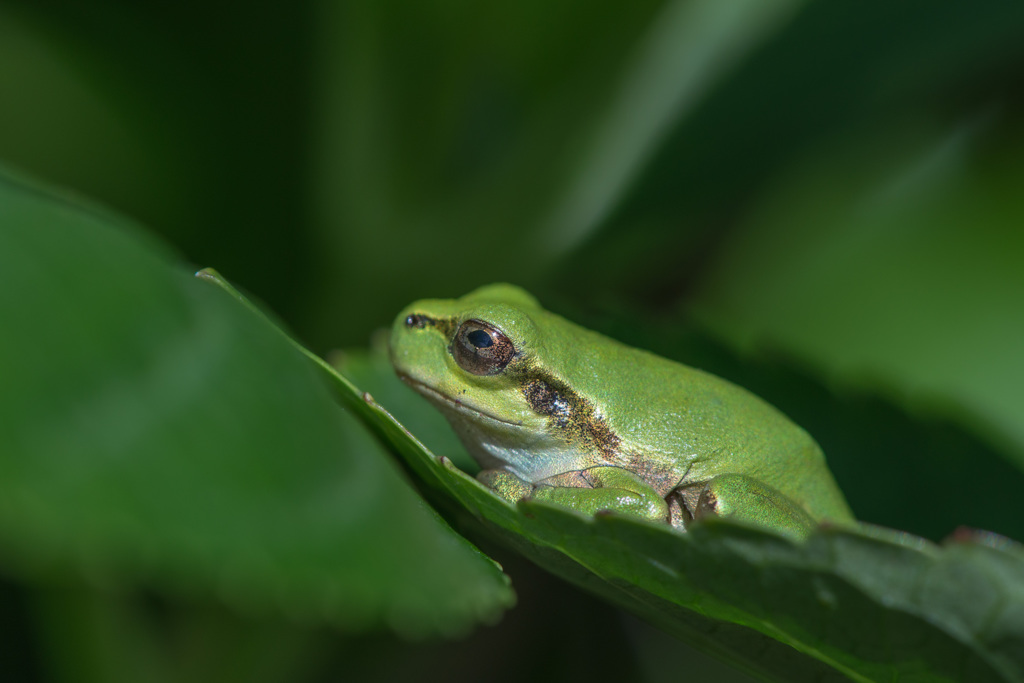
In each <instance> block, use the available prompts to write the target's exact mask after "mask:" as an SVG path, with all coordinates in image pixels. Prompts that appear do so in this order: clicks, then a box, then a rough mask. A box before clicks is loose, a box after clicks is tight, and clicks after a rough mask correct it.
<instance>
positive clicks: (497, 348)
mask: <svg viewBox="0 0 1024 683" xmlns="http://www.w3.org/2000/svg"><path fill="white" fill-rule="evenodd" d="M449 350H450V351H451V353H452V357H453V358H455V362H456V363H458V364H459V367H460V368H462V369H463V370H465V371H466V372H469V373H472V374H474V375H497V374H498V373H499V372H501V371H502V370H504V369H505V366H506V365H508V363H509V361H510V360H512V356H514V355H515V353H516V348H515V346H514V345H513V344H512V340H510V339H509V338H508V337H506V336H505V335H504V334H503V333H502V332H501V331H500V330H498V329H496V328H495V327H493V326H492V325H488V324H487V323H485V322H484V321H483V320H467V321H466V322H464V323H462V326H461V327H459V331H458V332H456V333H455V339H453V340H452V345H451V346H450V347H449Z"/></svg>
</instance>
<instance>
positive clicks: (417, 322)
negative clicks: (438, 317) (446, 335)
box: [405, 313, 434, 330]
mask: <svg viewBox="0 0 1024 683" xmlns="http://www.w3.org/2000/svg"><path fill="white" fill-rule="evenodd" d="M433 322H434V321H433V320H431V319H430V318H428V317H427V316H425V315H420V314H418V313H411V314H410V315H408V316H406V318H405V326H406V327H412V328H414V329H417V330H422V329H423V328H424V327H426V326H427V325H428V324H430V323H433Z"/></svg>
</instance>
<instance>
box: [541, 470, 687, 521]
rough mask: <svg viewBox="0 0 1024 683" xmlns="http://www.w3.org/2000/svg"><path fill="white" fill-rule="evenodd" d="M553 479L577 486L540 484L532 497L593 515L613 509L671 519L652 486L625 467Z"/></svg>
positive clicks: (645, 517) (646, 517) (649, 517)
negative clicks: (571, 481)
mask: <svg viewBox="0 0 1024 683" xmlns="http://www.w3.org/2000/svg"><path fill="white" fill-rule="evenodd" d="M552 479H553V480H555V481H558V480H563V481H567V480H573V481H575V482H576V484H575V485H573V486H557V485H555V486H552V485H550V484H546V483H545V482H540V483H539V484H538V485H537V486H536V487H535V489H534V492H533V495H532V496H531V498H532V499H533V500H544V501H550V502H552V503H558V504H559V505H564V506H566V507H570V508H572V509H573V510H579V511H580V512H583V513H586V514H591V515H592V514H594V513H595V512H600V511H601V510H613V511H615V512H623V513H626V514H630V515H635V516H637V517H642V518H644V519H650V520H655V521H659V522H664V521H666V520H667V519H668V504H667V503H666V502H665V499H664V498H663V497H662V496H660V495H658V492H657V491H655V490H654V489H653V488H652V487H651V485H650V484H648V483H647V482H645V481H644V480H643V479H641V478H639V477H638V476H637V475H635V474H633V473H632V472H630V471H628V470H624V469H622V468H621V467H607V466H601V467H591V468H588V469H585V470H580V471H579V472H571V473H567V474H566V475H561V476H559V477H553V478H552ZM548 481H551V480H548Z"/></svg>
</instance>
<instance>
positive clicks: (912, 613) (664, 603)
mask: <svg viewBox="0 0 1024 683" xmlns="http://www.w3.org/2000/svg"><path fill="white" fill-rule="evenodd" d="M350 355H351V356H353V359H351V360H350V361H349V362H350V363H353V362H359V363H366V364H367V365H371V366H376V372H377V373H379V379H378V382H381V383H386V382H388V381H391V380H386V379H385V376H386V375H389V374H391V370H390V367H389V366H388V363H387V361H386V359H385V358H384V357H383V356H382V355H378V356H376V357H375V358H371V359H369V360H367V359H363V360H358V361H357V360H355V354H350ZM324 367H326V366H324ZM360 372H361V374H362V375H363V376H364V377H365V378H367V379H370V378H371V372H370V371H369V369H368V368H367V366H366V365H364V366H363V367H362V368H361V370H360ZM335 381H336V387H337V389H338V395H339V397H340V398H341V399H342V400H343V402H344V403H345V404H346V405H349V406H351V407H352V408H353V410H354V411H356V412H358V414H359V415H360V417H361V418H362V419H363V420H364V421H365V422H366V424H367V425H368V426H369V427H370V428H371V429H372V430H373V431H374V432H375V433H376V434H378V435H379V436H380V437H381V438H383V439H385V440H386V441H387V442H388V443H390V445H391V448H392V450H393V451H394V452H395V453H396V454H398V456H399V457H400V458H401V459H402V460H403V462H404V463H405V465H406V466H407V467H408V468H409V470H410V471H411V472H412V473H413V474H414V477H415V478H416V479H417V481H418V482H419V483H420V486H421V487H422V488H423V489H424V491H425V492H427V494H428V497H429V498H431V500H433V501H435V502H436V503H437V504H438V505H439V506H440V507H441V508H442V509H444V510H446V511H449V512H451V513H452V514H454V515H455V516H457V517H460V518H462V521H463V523H468V522H467V516H468V518H469V519H471V520H474V521H475V523H476V524H478V525H479V526H480V527H482V529H483V530H484V532H485V533H488V534H490V535H494V536H497V537H499V538H501V539H502V540H503V541H504V542H505V543H507V544H508V545H510V546H511V547H513V548H515V549H517V550H518V551H520V552H521V553H523V554H524V555H526V556H527V557H528V558H530V559H531V560H533V561H534V562H536V563H537V564H539V565H541V566H542V567H545V568H546V569H549V570H550V571H552V572H554V573H555V574H558V575H559V576H562V577H563V578H566V579H568V580H570V581H573V582H574V583H576V584H578V585H580V586H583V587H584V588H586V589H588V590H590V591H592V592H595V593H598V594H599V595H601V596H603V597H604V598H605V599H607V600H610V601H611V602H613V603H615V604H618V605H620V606H623V607H625V608H627V609H630V610H632V611H634V612H636V613H637V614H639V615H641V616H643V617H645V618H646V619H648V620H649V621H651V622H653V623H654V624H656V625H658V626H660V627H662V628H663V629H665V630H667V631H668V632H670V633H673V634H675V635H677V636H679V637H680V638H682V639H684V640H687V641H689V642H691V643H692V644H694V645H695V646H697V647H699V648H700V649H703V650H705V651H708V652H710V653H712V654H715V655H717V656H719V657H721V658H723V659H727V660H729V661H730V662H731V663H733V664H734V665H736V666H739V667H741V668H744V669H746V670H748V671H750V672H752V673H754V674H755V675H758V676H760V677H762V678H764V679H766V680H778V681H812V680H813V681H821V680H846V677H849V678H853V679H854V680H862V681H867V680H872V681H888V680H895V679H897V678H898V679H899V680H901V681H903V680H906V681H916V680H920V681H936V680H949V681H963V680H970V681H1022V680H1024V549H1022V548H1021V547H1020V546H1018V545H1016V544H1014V543H1013V542H1011V541H1008V540H1006V539H1003V538H1001V537H998V536H995V535H991V534H984V533H974V532H968V531H964V532H961V533H959V534H957V535H956V536H955V537H954V538H952V539H950V540H948V541H947V542H945V543H944V544H942V545H935V544H932V543H930V542H928V541H926V540H924V539H921V538H918V537H915V536H912V535H910V534H906V533H902V532H897V531H891V530H888V529H883V528H880V527H872V526H867V525H865V526H864V527H863V528H861V529H859V530H850V529H839V528H823V529H821V530H819V531H818V532H816V533H815V534H814V535H813V536H812V537H811V538H810V539H809V540H808V541H807V542H806V543H803V544H800V543H794V542H793V541H791V540H789V539H786V538H783V537H781V536H779V535H776V534H774V533H772V532H770V531H767V530H764V529H760V528H753V527H747V526H743V525H741V524H737V523H734V522H729V521H727V520H722V519H712V520H708V521H707V522H705V523H703V524H700V525H696V526H694V527H693V528H692V529H691V530H690V531H689V532H687V533H685V534H681V533H679V532H677V531H675V530H673V529H671V528H669V527H667V526H663V525H657V524H650V523H645V522H641V521H637V520H634V519H631V518H628V517H625V516H618V515H610V514H609V515H598V516H597V517H593V518H588V517H586V516H583V515H580V514H577V513H575V512H573V511H570V510H566V509H561V508H556V507H553V506H548V505H544V504H539V503H532V502H525V503H521V504H520V505H519V506H518V507H515V506H512V505H510V504H508V503H507V502H506V501H504V500H503V499H501V498H499V497H498V496H496V495H495V494H493V493H492V492H490V491H489V490H487V489H486V488H485V487H483V486H482V485H480V484H479V483H478V482H477V481H476V480H475V479H473V478H472V477H470V476H468V475H467V474H465V473H463V472H462V471H460V470H459V469H457V468H455V467H454V465H452V463H451V461H450V460H449V459H448V458H445V457H443V456H442V457H436V456H434V455H433V454H432V453H430V452H429V451H428V450H427V449H425V448H424V447H423V446H422V445H421V443H420V441H419V440H418V439H417V438H416V437H414V436H413V435H412V434H410V433H409V432H408V431H406V430H405V429H404V428H403V427H402V425H401V424H399V423H398V422H397V421H395V420H394V418H393V417H391V415H390V414H389V413H388V412H387V411H385V410H384V409H383V408H382V407H381V406H380V405H379V404H378V403H376V402H375V401H374V400H373V399H372V398H370V397H369V395H367V394H360V393H359V392H358V391H355V390H353V388H352V387H351V385H350V384H349V383H348V382H347V381H346V380H344V379H341V378H338V379H336V380H335ZM424 409H427V408H426V406H424ZM428 436H430V435H428ZM799 653H803V654H802V655H801V654H799ZM804 655H806V656H804ZM826 665H827V666H826ZM840 672H841V673H840Z"/></svg>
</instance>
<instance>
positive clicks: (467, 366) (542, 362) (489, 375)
mask: <svg viewBox="0 0 1024 683" xmlns="http://www.w3.org/2000/svg"><path fill="white" fill-rule="evenodd" d="M391 362H392V363H393V364H394V367H395V371H396V372H397V373H398V375H399V377H401V378H402V379H403V380H404V381H405V382H406V383H407V384H409V385H410V386H411V387H412V388H413V389H415V390H416V391H418V392H419V393H421V394H422V395H423V396H425V397H426V398H427V399H429V400H430V402H431V403H433V404H434V405H435V406H436V407H437V408H438V409H439V410H440V411H441V412H442V413H444V415H445V417H447V418H448V420H449V422H451V424H452V427H453V428H454V429H455V431H456V432H457V433H458V435H459V437H460V438H461V439H462V442H463V443H464V444H465V445H466V448H467V449H468V450H469V452H470V454H471V455H473V457H474V458H475V459H476V460H477V462H479V463H480V465H481V467H483V468H484V470H483V471H482V472H481V473H480V474H479V475H478V479H479V480H480V481H482V482H483V483H484V484H486V485H487V486H489V487H490V488H492V489H493V490H494V491H496V492H497V493H498V494H500V495H501V496H503V497H505V498H506V499H508V500H510V501H517V500H520V499H523V498H531V499H534V500H544V501H551V502H555V503H558V504H561V505H565V506H568V507H570V508H573V509H575V510H579V511H582V512H585V513H595V512H598V511H601V510H612V511H618V512H623V513H627V514H632V515H638V516H640V517H643V518H646V519H651V520H658V521H663V522H667V523H670V524H672V525H673V526H675V527H677V528H680V529H685V528H686V526H687V525H688V524H690V523H691V522H692V521H693V520H696V519H700V518H702V517H704V516H706V515H711V514H714V515H724V516H729V517H733V518H736V519H740V520H746V521H749V522H753V523H756V524H762V525H766V526H769V527H772V528H774V529H777V530H779V531H782V532H785V533H789V534H794V535H800V536H802V535H805V534H806V533H807V532H809V531H810V530H811V529H813V528H814V526H815V525H816V524H818V523H819V522H822V521H829V522H833V523H847V522H851V521H852V519H853V518H852V516H851V514H850V510H849V508H848V507H847V505H846V501H845V500H844V499H843V494H842V493H841V492H840V491H839V488H838V487H837V486H836V483H835V481H834V480H833V478H832V474H831V473H830V472H829V470H828V467H827V465H826V464H825V459H824V457H823V455H822V452H821V449H820V448H819V447H818V445H817V444H816V443H815V442H814V440H813V439H812V438H811V437H810V436H809V435H808V434H807V432H805V431H804V430H803V429H801V428H800V427H798V426H797V425H795V424H794V423H793V422H791V421H790V420H789V419H788V418H786V416H784V415H783V414H782V413H780V412H779V411H778V410H776V409H775V408H773V407H772V406H770V405H769V404H768V403H766V402H765V401H763V400H761V399H760V398H758V397H757V396H754V395H753V394H751V393H750V392H748V391H746V390H745V389H742V388H740V387H738V386H736V385H734V384H731V383H729V382H727V381H725V380H723V379H720V378H718V377H715V376H714V375H710V374H708V373H705V372H702V371H700V370H696V369H694V368H690V367H687V366H685V365H682V364H680V363H676V362H673V361H670V360H666V359H664V358H660V357H658V356H656V355H654V354H652V353H649V352H647V351H641V350H639V349H634V348H631V347H628V346H626V345H624V344H620V343H619V342H616V341H614V340H612V339H609V338H607V337H604V336H602V335H600V334H598V333H596V332H592V331H590V330H587V329H584V328H582V327H579V326H578V325H575V324H573V323H571V322H569V321H568V320H565V319H564V318H561V317H559V316H557V315H555V314H553V313H549V312H548V311H546V310H544V309H543V308H541V307H540V305H539V304H538V303H537V301H536V300H535V299H534V298H533V297H532V296H530V295H529V294H528V293H526V292H525V291H523V290H521V289H519V288H517V287H514V286H512V285H506V284H498V285H490V286H487V287H483V288H481V289H478V290H476V291H475V292H472V293H470V294H468V295H466V296H464V297H462V298H461V299H428V300H423V301H417V302H416V303H414V304H412V305H411V306H409V307H408V308H406V309H405V310H404V311H402V313H401V314H400V315H399V316H398V318H397V319H396V320H395V323H394V326H393V328H392V330H391Z"/></svg>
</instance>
